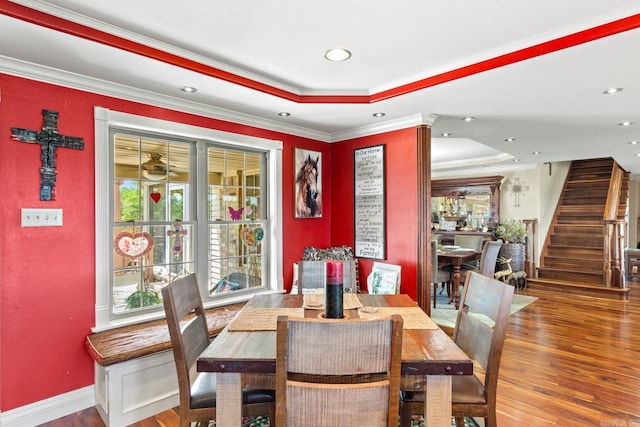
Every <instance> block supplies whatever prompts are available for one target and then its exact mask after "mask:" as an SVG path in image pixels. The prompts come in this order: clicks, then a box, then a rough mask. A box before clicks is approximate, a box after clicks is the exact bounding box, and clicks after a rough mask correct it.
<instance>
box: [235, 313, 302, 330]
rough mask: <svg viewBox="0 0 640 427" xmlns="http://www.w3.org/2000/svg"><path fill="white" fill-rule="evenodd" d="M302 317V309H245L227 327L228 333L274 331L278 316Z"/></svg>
mask: <svg viewBox="0 0 640 427" xmlns="http://www.w3.org/2000/svg"><path fill="white" fill-rule="evenodd" d="M280 315H284V316H289V317H304V309H303V308H247V307H245V308H244V309H243V310H242V311H241V312H240V313H239V314H238V317H236V318H235V319H234V321H233V322H231V325H229V331H230V332H239V331H275V330H276V323H277V320H278V316H280Z"/></svg>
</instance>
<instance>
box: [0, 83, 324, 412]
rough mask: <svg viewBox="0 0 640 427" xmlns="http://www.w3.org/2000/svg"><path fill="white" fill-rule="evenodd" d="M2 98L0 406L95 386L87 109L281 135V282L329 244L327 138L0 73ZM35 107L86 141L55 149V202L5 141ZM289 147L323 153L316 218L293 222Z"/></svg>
mask: <svg viewBox="0 0 640 427" xmlns="http://www.w3.org/2000/svg"><path fill="white" fill-rule="evenodd" d="M0 94H1V97H0V171H1V172H0V173H1V176H0V178H1V179H0V203H1V208H0V260H1V262H0V268H1V270H0V360H1V361H2V364H1V365H0V395H1V396H2V401H1V402H0V411H2V412H5V411H8V410H11V409H14V408H17V407H20V406H23V405H26V404H29V403H33V402H37V401H39V400H42V399H46V398H49V397H52V396H55V395H58V394H61V393H65V392H69V391H72V390H76V389H78V388H81V387H85V386H88V385H91V384H93V361H92V359H91V358H90V357H89V356H88V354H87V352H86V351H85V350H84V347H83V340H84V338H85V336H86V335H87V334H89V333H90V332H91V331H90V328H91V327H92V326H94V311H95V279H94V277H95V268H94V264H95V251H94V247H95V239H94V234H95V233H94V223H95V221H94V206H95V205H94V140H93V138H94V125H93V107H94V106H96V105H99V106H102V107H105V108H109V109H112V110H117V111H123V112H127V113H131V114H138V115H142V116H147V117H153V118H158V119H164V120H171V121H175V122H181V123H187V124H191V125H196V126H201V127H206V128H212V129H218V130H223V131H228V132H235V133H241V134H246V135H252V136H258V137H263V138H269V139H278V140H282V141H283V142H284V151H283V171H282V172H283V206H282V215H283V234H284V280H285V284H286V286H287V287H288V286H290V283H291V281H292V277H293V273H292V263H293V262H294V261H296V260H298V259H299V258H300V256H301V254H302V250H303V248H304V247H305V246H317V247H327V246H330V244H331V236H330V233H329V232H327V231H328V230H330V228H331V200H330V199H329V197H328V194H329V193H330V191H327V189H330V188H331V178H330V176H331V169H332V167H331V166H332V165H331V163H332V162H331V158H332V154H331V146H330V145H329V144H325V143H321V142H317V141H313V140H309V139H305V138H300V137H296V136H291V135H286V134H282V133H277V132H271V131H265V130H260V129H256V128H253V127H249V126H243V125H237V124H232V123H228V122H223V121H219V120H213V119H208V118H203V117H198V116H195V115H191V114H185V113H179V112H175V111H170V110H166V109H163V108H158V107H151V106H148V105H143V104H138V103H134V102H128V101H123V100H119V99H115V98H110V97H106V96H101V95H96V94H91V93H87V92H82V91H78V90H73V89H68V88H63V87H59V86H54V85H50V84H44V83H39V82H35V81H31V80H26V79H21V78H17V77H12V76H7V75H3V74H0ZM42 109H49V110H54V111H58V112H59V113H60V118H59V122H58V127H59V131H60V134H62V135H70V136H78V137H82V138H84V140H85V148H84V150H82V151H80V150H72V149H67V148H63V149H58V150H57V153H56V154H57V162H56V166H57V171H58V174H57V200H55V201H51V202H41V201H40V200H39V188H40V183H39V182H40V181H39V180H40V172H39V168H40V165H41V162H40V146H39V145H37V144H28V143H24V142H18V141H13V140H12V139H11V137H10V134H11V130H10V129H11V127H19V128H27V129H34V130H40V129H41V127H42V112H41V110H42ZM294 147H300V148H306V149H310V150H314V151H320V152H322V154H323V161H324V169H325V170H324V176H323V179H324V180H323V189H324V192H325V195H324V197H323V199H324V206H325V211H324V213H323V217H322V218H318V219H294V218H293V192H294V190H293V148H294ZM105 161H106V159H105ZM38 207H42V208H60V209H63V218H64V225H63V226H62V227H37V228H22V227H21V226H20V209H21V208H38ZM27 372H30V374H29V375H26V374H25V373H27Z"/></svg>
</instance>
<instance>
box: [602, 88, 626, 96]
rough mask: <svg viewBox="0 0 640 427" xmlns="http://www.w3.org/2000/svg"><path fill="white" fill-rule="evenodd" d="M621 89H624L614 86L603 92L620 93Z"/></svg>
mask: <svg viewBox="0 0 640 427" xmlns="http://www.w3.org/2000/svg"><path fill="white" fill-rule="evenodd" d="M621 90H622V88H621V87H612V88H609V89H607V90H605V91H604V92H602V93H604V94H605V95H613V94H614V93H618V92H620V91H621Z"/></svg>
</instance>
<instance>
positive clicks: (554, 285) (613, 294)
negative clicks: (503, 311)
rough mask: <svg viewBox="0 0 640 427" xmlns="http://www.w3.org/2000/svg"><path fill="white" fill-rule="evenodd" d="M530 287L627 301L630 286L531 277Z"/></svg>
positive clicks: (528, 283) (528, 282) (528, 285)
mask: <svg viewBox="0 0 640 427" xmlns="http://www.w3.org/2000/svg"><path fill="white" fill-rule="evenodd" d="M527 288H528V289H536V290H544V291H548V292H558V293H562V294H563V295H567V294H570V295H590V296H595V297H599V298H609V299H616V300H622V301H625V300H627V299H628V295H629V288H625V289H618V288H606V287H604V285H603V284H596V285H594V284H587V283H580V282H575V281H566V280H553V279H541V278H529V279H528V280H527Z"/></svg>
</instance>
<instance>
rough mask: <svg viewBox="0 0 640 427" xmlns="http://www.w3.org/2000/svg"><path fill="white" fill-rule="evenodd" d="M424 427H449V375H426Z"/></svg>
mask: <svg viewBox="0 0 640 427" xmlns="http://www.w3.org/2000/svg"><path fill="white" fill-rule="evenodd" d="M427 390H428V392H427V398H426V401H425V408H424V419H425V420H427V422H426V427H451V375H427Z"/></svg>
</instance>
